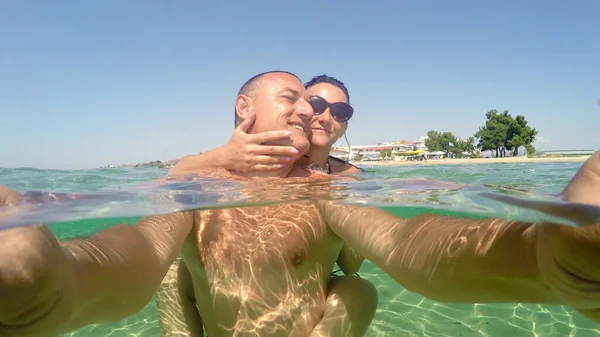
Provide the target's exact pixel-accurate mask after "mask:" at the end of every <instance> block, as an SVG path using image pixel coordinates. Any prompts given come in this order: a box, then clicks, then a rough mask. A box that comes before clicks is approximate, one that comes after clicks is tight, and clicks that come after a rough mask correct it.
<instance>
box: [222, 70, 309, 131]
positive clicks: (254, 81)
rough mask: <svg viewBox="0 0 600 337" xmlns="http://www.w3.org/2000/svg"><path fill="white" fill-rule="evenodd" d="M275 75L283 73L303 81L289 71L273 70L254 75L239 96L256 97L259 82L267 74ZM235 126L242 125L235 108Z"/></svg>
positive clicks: (241, 89) (243, 86) (239, 92)
mask: <svg viewBox="0 0 600 337" xmlns="http://www.w3.org/2000/svg"><path fill="white" fill-rule="evenodd" d="M273 73H283V74H288V75H292V76H294V77H295V78H297V79H298V81H300V82H302V80H300V78H299V77H298V76H296V74H293V73H290V72H289V71H284V70H271V71H265V72H264V73H260V74H258V75H254V76H252V77H251V78H250V79H249V80H247V81H246V83H244V84H243V85H242V87H241V88H240V90H239V91H238V94H237V95H238V96H239V95H245V96H248V97H254V95H256V91H257V90H258V80H259V79H260V78H261V77H263V76H264V75H267V74H273ZM233 118H234V119H233V125H234V127H236V128H237V126H238V125H240V120H239V118H238V115H237V108H236V107H234V108H233Z"/></svg>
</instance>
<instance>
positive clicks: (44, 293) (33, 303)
mask: <svg viewBox="0 0 600 337" xmlns="http://www.w3.org/2000/svg"><path fill="white" fill-rule="evenodd" d="M192 224H193V213H189V212H188V213H173V214H168V215H162V216H153V217H148V218H144V219H142V220H141V221H140V222H139V223H138V224H137V225H135V226H127V225H118V226H114V227H111V228H109V229H107V230H104V231H101V232H99V233H97V234H94V235H92V236H91V237H89V238H86V239H78V240H73V241H67V242H63V243H59V242H58V240H56V237H54V235H53V234H52V233H51V232H50V231H49V230H48V229H47V227H45V226H36V227H27V228H24V227H21V228H13V229H10V230H6V231H0V252H3V253H8V252H12V254H11V256H12V257H13V259H12V260H8V261H7V260H4V259H3V261H2V263H0V294H1V295H2V305H1V306H0V307H2V308H0V335H3V334H7V335H9V336H21V335H23V336H25V335H33V334H35V335H39V336H55V335H57V334H61V333H65V332H68V331H72V330H75V329H78V328H80V327H82V326H84V325H87V324H91V323H97V322H107V321H114V320H119V319H123V318H125V317H127V316H129V315H131V314H133V313H135V312H137V311H139V310H140V309H142V308H143V307H144V306H145V305H146V304H147V303H148V302H149V301H150V299H151V298H152V296H153V295H154V293H155V292H156V290H157V289H158V286H159V285H160V283H161V281H162V279H163V277H164V276H165V274H166V273H167V270H168V269H169V266H170V265H171V264H172V263H173V261H174V260H175V258H176V256H177V254H178V253H179V250H180V249H181V246H182V245H183V241H184V240H185V238H186V237H187V235H188V234H189V232H190V230H191V227H192ZM15 247H16V248H17V249H16V250H15V249H14V248H15ZM19 247H20V248H19ZM3 309H5V310H3Z"/></svg>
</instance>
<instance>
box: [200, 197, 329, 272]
mask: <svg viewBox="0 0 600 337" xmlns="http://www.w3.org/2000/svg"><path fill="white" fill-rule="evenodd" d="M196 233H197V234H196V239H197V245H198V251H199V254H200V262H201V264H202V265H203V266H204V268H205V269H206V271H207V272H211V271H216V270H222V271H223V270H229V271H230V272H234V271H243V270H246V269H247V268H260V267H269V268H274V269H277V267H281V268H288V267H289V266H292V267H300V266H301V265H302V264H303V263H304V261H305V260H306V259H307V258H309V256H310V255H311V253H313V251H314V249H316V247H317V246H318V245H319V242H321V241H323V240H328V239H330V237H331V235H332V233H331V232H330V230H329V229H328V228H327V226H326V225H325V223H324V222H323V220H322V219H321V217H320V215H319V213H318V211H317V210H316V208H315V207H312V206H304V205H290V204H287V205H276V206H268V207H246V208H237V209H228V210H219V211H203V212H199V213H198V214H197V215H196ZM234 273H235V272H234ZM228 274H229V273H228ZM236 274H237V273H236Z"/></svg>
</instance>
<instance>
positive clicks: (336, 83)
mask: <svg viewBox="0 0 600 337" xmlns="http://www.w3.org/2000/svg"><path fill="white" fill-rule="evenodd" d="M319 83H329V84H331V85H333V86H336V87H338V88H340V90H341V91H343V92H344V95H346V99H347V100H348V103H350V94H349V93H348V89H347V88H346V86H345V85H344V83H342V81H340V80H338V79H337V78H335V77H331V76H327V75H318V76H315V77H313V78H312V80H310V81H308V82H306V83H305V84H304V87H305V88H306V89H308V88H310V87H312V86H313V85H317V84H319Z"/></svg>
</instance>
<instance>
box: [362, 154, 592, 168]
mask: <svg viewBox="0 0 600 337" xmlns="http://www.w3.org/2000/svg"><path fill="white" fill-rule="evenodd" d="M589 157H590V156H576V157H539V158H528V157H525V156H522V157H506V158H463V159H429V160H427V161H361V162H353V164H354V165H360V166H411V165H472V164H502V163H557V162H584V161H585V160H586V159H588V158H589Z"/></svg>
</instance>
